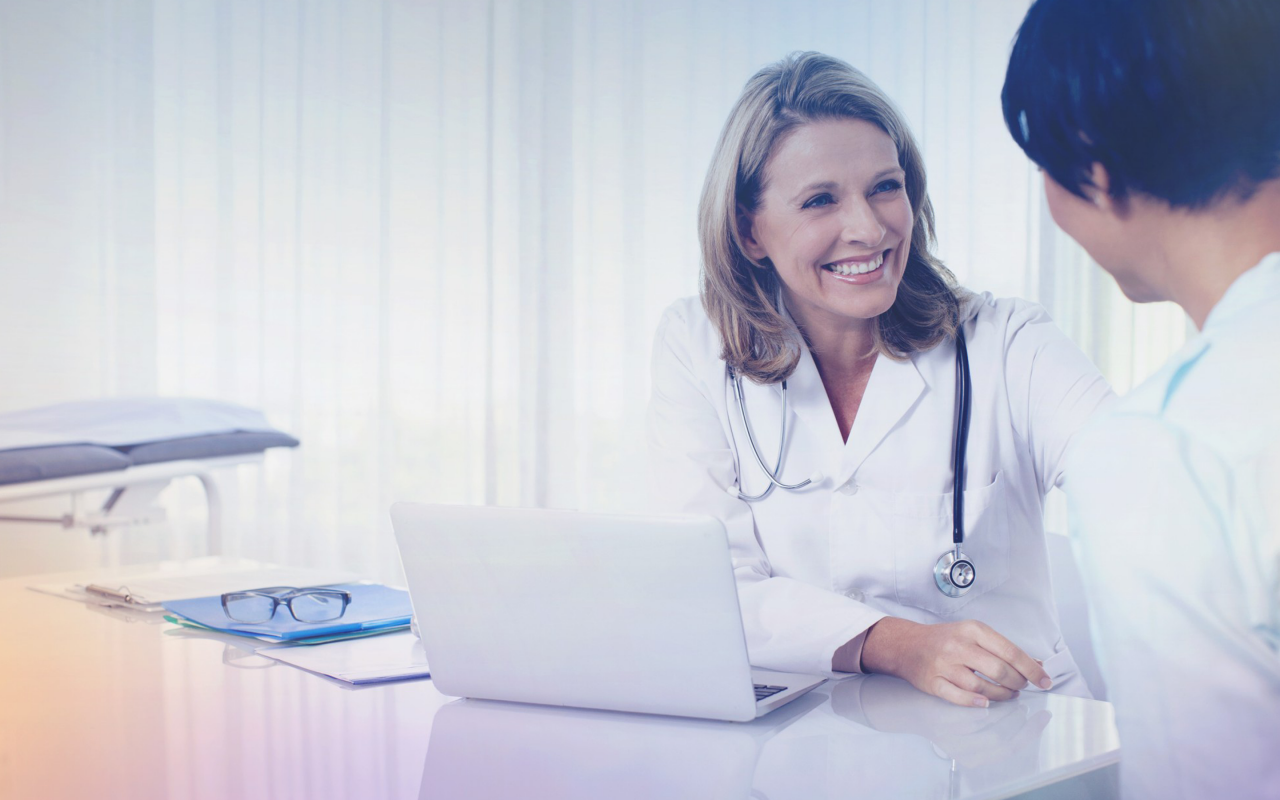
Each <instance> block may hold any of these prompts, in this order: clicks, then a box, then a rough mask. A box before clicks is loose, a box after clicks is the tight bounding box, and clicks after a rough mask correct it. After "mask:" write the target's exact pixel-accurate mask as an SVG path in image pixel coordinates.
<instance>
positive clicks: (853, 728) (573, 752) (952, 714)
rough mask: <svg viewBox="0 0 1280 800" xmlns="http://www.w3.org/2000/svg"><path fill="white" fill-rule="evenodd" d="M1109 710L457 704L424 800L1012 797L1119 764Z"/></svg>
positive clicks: (854, 695) (880, 697) (857, 694)
mask: <svg viewBox="0 0 1280 800" xmlns="http://www.w3.org/2000/svg"><path fill="white" fill-rule="evenodd" d="M1055 708H1056V709H1057V715H1056V716H1055V713H1054V710H1053V709H1055ZM1100 709H1107V710H1108V711H1109V708H1108V707H1107V706H1105V705H1103V704H1098V703H1096V702H1094V701H1089V700H1080V699H1078V698H1069V697H1058V696H1055V695H1041V694H1035V695H1026V696H1024V697H1023V698H1020V699H1019V700H1017V701H1013V702H1007V703H995V704H993V705H992V706H991V707H990V708H987V709H969V708H960V707H957V706H953V705H951V704H949V703H946V702H944V701H942V700H938V699H937V698H934V697H931V696H928V695H925V694H922V693H920V692H918V691H916V690H915V689H913V688H912V687H911V686H909V685H908V684H906V683H904V682H903V681H900V680H898V679H896V678H889V677H885V676H879V675H874V676H858V677H854V678H850V679H848V680H845V681H840V682H836V683H834V684H830V685H828V686H824V687H821V688H819V689H817V690H815V691H814V692H812V693H811V694H810V695H807V696H806V697H804V698H801V700H799V701H797V702H795V703H793V704H791V705H790V706H785V707H783V708H782V709H780V710H778V711H776V712H774V713H773V714H769V715H767V716H765V717H763V718H761V719H758V720H756V721H754V722H751V723H746V724H737V723H720V722H701V721H694V720H682V719H675V718H664V717H646V716H638V715H627V714H610V713H606V712H598V711H579V710H573V709H558V708H545V707H538V706H527V705H518V704H504V703H493V702H486V701H476V700H459V701H455V702H453V703H450V704H448V705H446V706H444V707H442V708H441V709H440V710H439V711H438V712H437V713H436V716H435V721H434V724H433V726H432V732H431V741H430V744H429V745H428V748H427V758H426V763H425V764H424V767H423V776H422V788H421V791H420V793H419V798H420V800H428V798H462V797H466V798H480V799H485V800H487V799H488V798H508V797H515V796H524V797H557V798H568V799H569V800H578V799H579V798H581V799H582V800H586V798H597V797H609V798H624V799H627V800H629V799H630V798H650V797H662V798H690V799H691V800H692V799H693V798H725V800H728V799H729V798H734V799H735V800H738V799H741V798H760V797H763V798H769V800H782V799H783V798H795V800H801V798H806V799H807V798H832V800H834V799H835V798H863V797H865V798H885V797H911V798H996V797H1008V796H1010V795H1012V794H1015V793H1017V792H1021V791H1025V790H1028V789H1033V788H1035V787H1038V786H1043V785H1045V784H1048V783H1050V782H1052V781H1057V780H1061V779H1064V778H1069V777H1071V776H1073V775H1079V774H1082V773H1085V772H1087V771H1089V770H1092V769H1095V768H1097V767H1100V766H1103V765H1105V764H1108V763H1113V762H1114V761H1115V760H1116V757H1117V755H1118V751H1117V744H1116V737H1115V732H1114V728H1113V727H1112V726H1111V723H1110V714H1109V713H1105V714H1099V713H1098V712H1099V710H1100Z"/></svg>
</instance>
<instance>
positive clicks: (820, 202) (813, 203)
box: [802, 192, 835, 208]
mask: <svg viewBox="0 0 1280 800" xmlns="http://www.w3.org/2000/svg"><path fill="white" fill-rule="evenodd" d="M834 202H835V198H833V197H832V196H831V195H829V194H826V193H825V192H824V193H823V194H820V195H817V196H815V197H810V198H809V199H808V200H806V201H805V203H804V206H802V207H803V208H817V207H819V206H827V205H831V204H832V203H834Z"/></svg>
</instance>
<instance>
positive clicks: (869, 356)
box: [783, 290, 876, 383]
mask: <svg viewBox="0 0 1280 800" xmlns="http://www.w3.org/2000/svg"><path fill="white" fill-rule="evenodd" d="M783 300H784V301H785V302H786V303H787V313H789V314H790V315H791V318H792V319H793V320H795V322H796V325H797V326H798V327H799V328H800V331H801V333H803V334H804V338H805V341H806V342H807V343H808V345H809V351H810V352H811V353H812V354H813V359H814V362H815V363H816V364H817V365H818V372H819V374H821V375H822V379H823V381H824V382H827V383H830V382H831V381H833V380H834V381H835V382H837V383H844V382H846V381H848V380H849V379H850V378H853V377H855V376H857V375H861V374H864V373H865V372H867V371H869V370H870V368H871V365H872V364H874V363H875V356H876V349H875V324H876V321H875V320H874V319H851V318H849V317H845V316H839V315H836V314H829V313H826V312H824V311H823V310H821V309H815V308H812V307H810V306H808V305H807V304H806V303H804V302H803V301H798V300H796V299H795V298H793V297H791V296H789V293H788V292H786V291H785V290H784V292H783Z"/></svg>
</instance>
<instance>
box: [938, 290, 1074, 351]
mask: <svg viewBox="0 0 1280 800" xmlns="http://www.w3.org/2000/svg"><path fill="white" fill-rule="evenodd" d="M960 319H961V321H962V323H963V324H964V325H965V330H966V333H967V334H968V335H969V338H970V339H975V338H979V337H981V338H988V337H991V338H993V339H994V340H995V341H999V342H1003V343H1005V344H1006V345H1007V344H1008V342H1009V341H1010V340H1011V339H1012V338H1014V337H1015V336H1018V335H1021V334H1024V333H1027V332H1029V331H1030V330H1035V329H1048V330H1051V331H1052V332H1053V333H1055V334H1057V333H1060V332H1059V331H1058V328H1057V325H1055V324H1054V322H1053V318H1052V317H1050V316H1049V312H1048V311H1046V310H1045V308H1044V306H1042V305H1040V304H1039V303H1035V302H1032V301H1030V300H1025V299H1023V298H1021V297H996V296H995V295H993V294H992V293H991V292H970V291H963V292H962V293H961V294H960Z"/></svg>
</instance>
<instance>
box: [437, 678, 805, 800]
mask: <svg viewBox="0 0 1280 800" xmlns="http://www.w3.org/2000/svg"><path fill="white" fill-rule="evenodd" d="M824 702H825V698H822V697H815V696H813V695H812V694H810V695H805V696H803V697H801V698H799V699H798V700H795V701H793V702H791V703H789V704H787V705H785V706H783V707H782V708H780V709H778V710H777V711H775V712H773V713H772V714H769V715H767V716H765V717H763V718H761V719H758V720H755V721H752V722H747V723H732V722H713V721H703V720H691V719H682V718H677V717H657V716H647V715H640V714H621V713H610V712H607V711H588V710H578V709H565V708H548V707H542V706H530V705H522V704H518V703H500V702H490V701H485V700H458V701H455V702H453V703H450V704H448V705H446V706H444V707H443V708H441V709H440V710H439V711H437V712H436V716H435V721H434V722H433V723H432V726H431V742H430V744H428V746H427V760H426V764H424V766H423V770H422V790H421V791H420V792H419V794H418V797H419V799H420V800H438V799H439V798H455V797H456V798H462V797H466V798H474V799H475V800H489V799H490V798H492V799H493V800H497V799H498V798H502V799H503V800H506V798H512V797H539V798H541V797H554V798H558V799H559V800H595V798H610V799H611V800H632V799H633V798H634V800H641V799H642V798H646V799H647V798H663V800H683V799H684V798H687V800H717V799H718V798H722V799H723V800H742V798H746V797H750V796H751V782H752V779H753V776H754V774H755V768H756V761H757V759H758V758H759V754H760V749H761V747H762V746H763V745H764V743H765V742H767V741H768V740H769V739H770V738H772V737H773V736H774V735H776V734H777V733H778V732H779V731H781V730H782V729H784V728H785V727H786V726H787V725H789V724H791V723H792V722H794V721H795V720H797V719H799V718H800V717H802V716H804V715H805V714H807V713H808V712H810V711H812V710H814V709H815V708H816V707H818V706H820V705H822V704H823V703H824Z"/></svg>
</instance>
